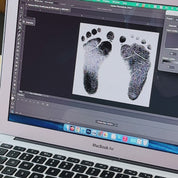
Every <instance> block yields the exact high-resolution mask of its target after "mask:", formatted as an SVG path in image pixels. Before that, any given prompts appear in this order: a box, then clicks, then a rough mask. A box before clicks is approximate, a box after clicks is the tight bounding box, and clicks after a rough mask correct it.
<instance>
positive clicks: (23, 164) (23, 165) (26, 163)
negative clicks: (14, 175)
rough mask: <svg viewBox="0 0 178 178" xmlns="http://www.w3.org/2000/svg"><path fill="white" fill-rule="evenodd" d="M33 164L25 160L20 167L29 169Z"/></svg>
mask: <svg viewBox="0 0 178 178" xmlns="http://www.w3.org/2000/svg"><path fill="white" fill-rule="evenodd" d="M33 165H34V164H33V163H29V162H25V161H24V162H22V163H21V164H20V166H19V168H22V169H26V170H29V169H30V168H31V167H32V166H33Z"/></svg>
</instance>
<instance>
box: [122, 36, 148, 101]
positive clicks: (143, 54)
mask: <svg viewBox="0 0 178 178" xmlns="http://www.w3.org/2000/svg"><path fill="white" fill-rule="evenodd" d="M120 42H121V43H125V42H126V37H124V36H121V37H120ZM144 45H146V40H142V41H141V44H140V45H139V44H137V43H133V44H132V45H128V44H123V45H122V47H121V56H122V57H123V59H124V60H125V61H127V62H128V65H129V69H130V72H131V80H130V83H129V88H128V97H129V98H130V99H131V100H135V99H137V98H138V96H139V95H140V93H141V91H142V88H143V86H144V84H145V81H146V79H147V74H148V71H149V69H150V66H151V63H150V52H149V50H151V45H147V49H146V48H145V47H144Z"/></svg>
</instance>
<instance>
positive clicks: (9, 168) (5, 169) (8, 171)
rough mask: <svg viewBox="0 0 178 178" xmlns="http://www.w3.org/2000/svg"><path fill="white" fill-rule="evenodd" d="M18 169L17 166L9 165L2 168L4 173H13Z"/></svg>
mask: <svg viewBox="0 0 178 178" xmlns="http://www.w3.org/2000/svg"><path fill="white" fill-rule="evenodd" d="M16 170H17V169H15V168H12V167H8V166H7V167H5V168H4V169H3V170H2V174H7V175H13V174H14V172H15V171H16Z"/></svg>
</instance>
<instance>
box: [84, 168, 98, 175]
mask: <svg viewBox="0 0 178 178" xmlns="http://www.w3.org/2000/svg"><path fill="white" fill-rule="evenodd" d="M99 173H100V170H99V169H95V168H91V167H90V168H89V169H88V170H87V172H86V174H87V175H91V176H97V175H98V174H99Z"/></svg>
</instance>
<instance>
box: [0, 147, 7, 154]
mask: <svg viewBox="0 0 178 178" xmlns="http://www.w3.org/2000/svg"><path fill="white" fill-rule="evenodd" d="M7 151H8V149H5V148H0V155H5V154H6V153H7Z"/></svg>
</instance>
